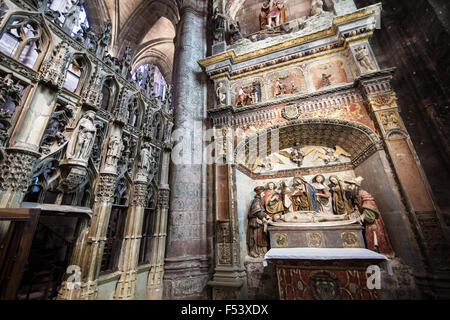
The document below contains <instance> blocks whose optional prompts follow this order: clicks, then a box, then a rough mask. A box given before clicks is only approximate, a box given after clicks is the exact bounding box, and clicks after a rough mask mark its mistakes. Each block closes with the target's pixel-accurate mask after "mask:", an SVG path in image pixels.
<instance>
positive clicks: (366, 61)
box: [355, 44, 376, 72]
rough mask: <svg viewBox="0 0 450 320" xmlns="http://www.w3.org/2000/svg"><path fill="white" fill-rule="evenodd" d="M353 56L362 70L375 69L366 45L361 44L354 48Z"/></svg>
mask: <svg viewBox="0 0 450 320" xmlns="http://www.w3.org/2000/svg"><path fill="white" fill-rule="evenodd" d="M355 56H356V60H358V63H359V65H360V67H361V68H362V69H363V71H364V72H370V71H374V70H376V67H375V65H374V64H373V62H372V59H371V57H370V53H369V49H368V48H367V45H365V44H363V45H360V46H359V47H356V48H355Z"/></svg>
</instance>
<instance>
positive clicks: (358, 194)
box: [345, 177, 394, 257]
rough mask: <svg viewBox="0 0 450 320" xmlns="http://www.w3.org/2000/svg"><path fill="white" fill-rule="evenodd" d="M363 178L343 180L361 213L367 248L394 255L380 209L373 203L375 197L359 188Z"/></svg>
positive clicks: (389, 255) (390, 255)
mask: <svg viewBox="0 0 450 320" xmlns="http://www.w3.org/2000/svg"><path fill="white" fill-rule="evenodd" d="M363 180H364V179H363V178H362V177H358V178H356V179H352V180H348V181H345V182H346V183H347V184H348V187H347V190H348V191H349V194H350V197H351V199H352V200H353V202H354V204H355V206H356V208H357V210H358V211H359V213H360V214H361V221H362V222H363V224H364V226H365V239H366V245H367V248H368V249H369V250H372V251H376V252H379V253H381V254H384V255H386V256H388V257H393V256H394V251H393V250H392V246H391V243H390V241H389V237H388V235H387V233H386V228H385V225H384V222H383V219H382V218H381V215H380V211H379V209H378V207H377V205H376V203H375V199H374V198H373V197H372V195H371V194H370V193H368V192H367V191H365V190H363V189H362V188H361V182H362V181H363Z"/></svg>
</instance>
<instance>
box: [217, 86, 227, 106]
mask: <svg viewBox="0 0 450 320" xmlns="http://www.w3.org/2000/svg"><path fill="white" fill-rule="evenodd" d="M216 98H217V104H218V105H219V106H224V105H225V104H226V102H227V91H226V88H225V87H224V84H223V82H220V83H219V85H218V86H217V89H216Z"/></svg>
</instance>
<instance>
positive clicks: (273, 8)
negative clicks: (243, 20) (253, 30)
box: [260, 0, 286, 30]
mask: <svg viewBox="0 0 450 320" xmlns="http://www.w3.org/2000/svg"><path fill="white" fill-rule="evenodd" d="M260 19H261V20H260V22H261V24H260V25H261V30H266V29H267V28H273V27H277V26H279V25H282V24H283V23H285V22H286V8H285V6H284V3H283V2H281V1H274V0H270V1H267V2H265V3H264V4H263V5H262V7H261V16H260Z"/></svg>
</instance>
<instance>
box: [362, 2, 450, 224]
mask: <svg viewBox="0 0 450 320" xmlns="http://www.w3.org/2000/svg"><path fill="white" fill-rule="evenodd" d="M355 2H356V4H357V6H358V8H362V7H365V6H367V5H371V4H374V3H378V2H380V1H379V0H358V1H355ZM382 4H383V11H382V17H381V30H375V36H374V37H373V38H372V40H371V43H372V46H373V50H374V52H375V56H376V57H377V59H378V62H379V64H380V67H381V68H388V67H396V68H397V70H396V73H395V76H394V79H393V81H392V84H393V87H394V88H395V91H396V93H397V97H398V99H399V101H398V102H399V106H400V110H401V116H402V118H403V120H404V122H405V126H406V128H407V130H408V132H409V133H410V135H411V140H412V142H413V144H414V147H415V149H416V151H417V153H418V156H419V160H420V161H421V164H422V166H423V169H424V170H425V174H426V175H427V177H428V181H429V183H430V186H431V188H432V190H433V193H434V196H435V200H436V203H437V205H438V206H439V208H440V209H441V211H442V214H443V217H445V220H446V224H447V226H448V225H450V197H448V190H449V188H450V172H449V170H448V167H449V165H450V160H449V159H450V142H449V139H448V136H449V134H450V112H449V108H450V105H449V98H448V97H449V94H450V72H449V68H450V61H449V59H448V55H449V53H450V46H449V43H450V35H449V28H448V21H450V20H449V19H448V15H449V14H448V12H449V6H450V4H449V3H448V2H447V1H439V0H437V1H426V0H417V1H408V0H401V1H398V0H384V1H382Z"/></svg>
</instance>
